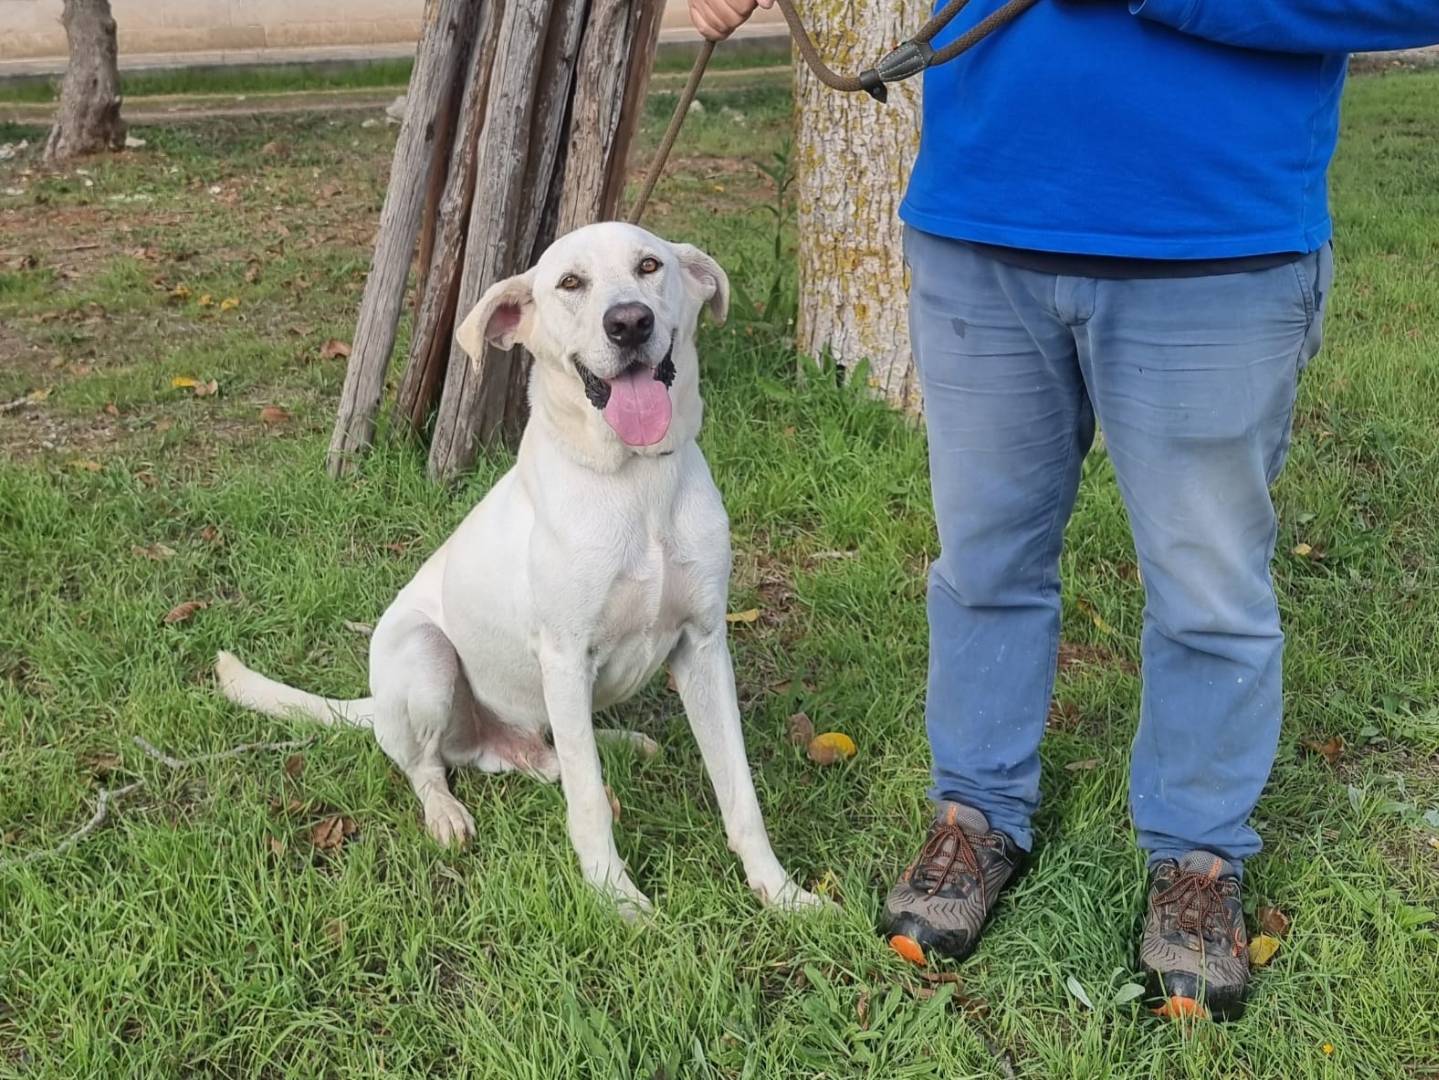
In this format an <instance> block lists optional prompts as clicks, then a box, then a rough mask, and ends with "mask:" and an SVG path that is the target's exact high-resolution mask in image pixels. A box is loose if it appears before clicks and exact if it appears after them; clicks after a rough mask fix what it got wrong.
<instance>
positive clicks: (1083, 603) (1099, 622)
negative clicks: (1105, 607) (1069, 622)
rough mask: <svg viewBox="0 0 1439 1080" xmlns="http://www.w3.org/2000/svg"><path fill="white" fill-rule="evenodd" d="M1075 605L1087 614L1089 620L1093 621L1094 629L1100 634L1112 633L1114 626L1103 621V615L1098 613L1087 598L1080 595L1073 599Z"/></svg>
mask: <svg viewBox="0 0 1439 1080" xmlns="http://www.w3.org/2000/svg"><path fill="white" fill-rule="evenodd" d="M1075 606H1076V607H1078V608H1079V610H1080V611H1082V612H1084V613H1085V614H1086V615H1088V616H1089V619H1090V621H1091V622H1093V623H1094V627H1095V629H1096V630H1098V631H1099V632H1100V633H1101V634H1112V633H1114V627H1112V626H1110V625H1109V623H1107V622H1105V621H1104V616H1103V615H1101V614H1100V613H1099V609H1098V608H1096V607H1095V606H1094V605H1093V604H1091V603H1090V602H1089V601H1088V600H1085V599H1084V598H1083V597H1080V598H1079V599H1078V600H1076V601H1075Z"/></svg>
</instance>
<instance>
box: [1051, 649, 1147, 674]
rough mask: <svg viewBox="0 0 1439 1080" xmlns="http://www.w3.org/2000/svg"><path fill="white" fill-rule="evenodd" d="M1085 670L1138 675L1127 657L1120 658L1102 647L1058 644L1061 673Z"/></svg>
mask: <svg viewBox="0 0 1439 1080" xmlns="http://www.w3.org/2000/svg"><path fill="white" fill-rule="evenodd" d="M1085 668H1100V669H1104V670H1109V671H1122V672H1124V673H1125V674H1126V675H1138V674H1139V665H1138V664H1136V663H1135V662H1134V661H1133V660H1130V659H1129V658H1128V657H1125V656H1121V655H1120V654H1119V653H1117V652H1115V651H1114V650H1113V649H1109V648H1106V647H1105V646H1103V645H1083V644H1080V643H1078V642H1073V641H1062V642H1060V644H1059V670H1060V671H1061V672H1062V673H1068V672H1071V671H1081V670H1084V669H1085Z"/></svg>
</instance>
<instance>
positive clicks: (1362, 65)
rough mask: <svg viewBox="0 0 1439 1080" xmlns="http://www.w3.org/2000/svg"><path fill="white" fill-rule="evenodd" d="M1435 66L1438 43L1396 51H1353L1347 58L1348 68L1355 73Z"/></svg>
mask: <svg viewBox="0 0 1439 1080" xmlns="http://www.w3.org/2000/svg"><path fill="white" fill-rule="evenodd" d="M1435 66H1439V45H1430V46H1427V47H1425V48H1422V49H1400V50H1398V51H1397V52H1379V53H1355V54H1354V55H1353V56H1352V57H1350V59H1349V70H1350V71H1352V72H1354V73H1355V74H1373V73H1375V72H1383V71H1403V70H1406V69H1414V68H1429V67H1435Z"/></svg>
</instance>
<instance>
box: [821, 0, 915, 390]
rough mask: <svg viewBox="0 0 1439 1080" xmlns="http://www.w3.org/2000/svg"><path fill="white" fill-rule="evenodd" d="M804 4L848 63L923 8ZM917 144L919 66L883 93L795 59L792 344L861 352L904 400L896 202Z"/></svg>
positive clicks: (869, 0) (880, 385)
mask: <svg viewBox="0 0 1439 1080" xmlns="http://www.w3.org/2000/svg"><path fill="white" fill-rule="evenodd" d="M803 13H804V17H805V20H806V22H807V24H808V26H809V27H810V30H811V33H812V35H813V37H814V40H815V45H816V46H817V47H818V49H819V50H820V53H821V55H823V56H824V57H825V59H826V60H827V61H828V62H829V63H830V66H832V67H834V68H835V69H836V70H839V71H844V72H855V71H860V70H862V69H863V68H865V67H868V66H870V65H871V64H872V63H873V62H874V61H875V60H876V59H877V58H878V57H879V56H881V55H883V54H884V53H885V52H887V51H888V50H889V49H890V48H892V47H893V46H894V45H896V44H897V43H899V42H900V41H902V40H904V38H905V37H906V36H908V35H909V34H911V33H913V32H914V31H915V30H916V29H918V28H919V27H920V26H921V25H922V24H923V23H924V21H925V19H927V18H928V17H929V14H930V11H929V6H928V4H926V3H924V2H922V0H879V2H876V0H808V2H807V3H806V4H805V5H804V9H803ZM918 147H919V79H918V78H914V79H910V80H908V81H907V82H904V83H900V84H896V85H891V86H890V88H889V102H888V104H885V105H881V104H880V103H879V102H877V101H875V100H874V99H873V98H871V97H870V96H869V95H868V94H841V93H836V92H835V91H833V90H830V89H828V88H826V87H825V86H824V85H823V84H822V83H820V82H819V80H818V79H816V78H815V77H814V76H813V75H812V74H811V73H810V71H809V68H808V67H806V66H805V65H804V64H803V63H802V62H799V61H798V59H797V60H796V63H795V149H794V161H795V182H796V224H797V226H798V237H799V320H798V326H797V329H796V344H797V346H798V348H799V350H800V352H801V353H803V354H804V355H806V356H812V357H815V358H820V357H823V356H826V355H829V356H832V357H834V359H835V360H837V361H838V362H839V363H841V364H844V365H846V366H853V365H854V364H857V363H859V362H860V361H868V363H869V375H868V379H869V385H870V387H871V388H872V389H873V390H874V391H875V392H876V393H878V394H881V395H883V396H884V398H886V399H887V400H888V401H890V402H891V403H893V404H894V405H895V406H897V407H899V408H902V409H905V410H908V411H911V412H918V411H919V409H920V395H919V384H918V378H917V375H916V373H915V370H914V360H913V357H912V355H911V353H910V346H909V325H908V310H909V306H908V300H907V296H906V287H907V285H908V282H907V280H906V274H905V270H904V258H903V251H902V239H903V233H902V229H901V226H900V221H899V216H898V210H899V203H900V200H901V198H902V197H903V195H904V185H905V182H906V180H907V179H908V175H909V168H910V165H911V163H912V162H913V160H914V155H915V152H916V150H917V149H918Z"/></svg>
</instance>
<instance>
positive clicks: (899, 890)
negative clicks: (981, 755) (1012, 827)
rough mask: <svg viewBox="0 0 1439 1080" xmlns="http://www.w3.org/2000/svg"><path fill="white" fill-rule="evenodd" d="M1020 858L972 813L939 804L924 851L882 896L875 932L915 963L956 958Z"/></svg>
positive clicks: (970, 943) (973, 938) (972, 941)
mask: <svg viewBox="0 0 1439 1080" xmlns="http://www.w3.org/2000/svg"><path fill="white" fill-rule="evenodd" d="M1023 857H1024V852H1023V851H1021V850H1020V848H1019V845H1018V844H1016V843H1015V842H1014V841H1013V840H1011V839H1010V838H1009V837H1008V836H1006V835H1005V834H1004V833H1002V832H999V831H998V830H995V829H991V828H990V827H989V820H988V819H987V818H986V817H985V816H984V815H983V814H982V813H980V812H979V811H978V810H976V809H974V808H973V807H971V806H965V805H963V804H962V803H955V802H945V803H940V805H939V811H938V813H936V814H935V818H934V824H932V825H931V826H930V827H929V835H928V836H926V837H925V840H924V846H923V847H921V848H920V849H919V854H918V855H916V856H915V859H914V862H912V863H910V864H909V866H908V868H906V870H905V871H904V873H903V874H901V875H900V877H899V881H898V882H896V883H895V886H894V888H893V889H891V890H890V891H889V896H887V897H886V898H885V901H884V912H883V914H882V915H881V916H880V926H879V932H880V933H881V934H882V935H884V936H885V937H886V938H888V939H889V944H890V947H891V948H893V949H894V951H895V952H897V953H899V954H900V955H901V956H903V957H904V958H905V959H906V960H910V961H913V962H914V963H916V964H922V963H924V959H925V956H926V955H928V954H930V953H938V954H939V955H940V956H944V957H947V958H948V959H950V960H963V959H964V958H965V957H966V956H968V955H969V954H970V953H971V952H973V951H974V947H975V945H977V944H978V943H979V934H980V931H981V930H983V929H984V924H985V923H986V922H987V921H988V920H989V914H990V912H991V911H993V910H994V902H995V901H996V900H997V899H999V894H1000V891H1001V890H1002V889H1003V888H1004V887H1005V885H1007V884H1008V883H1009V880H1010V879H1011V878H1012V877H1014V874H1015V871H1016V870H1018V869H1019V864H1020V861H1021V860H1022V859H1023Z"/></svg>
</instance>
